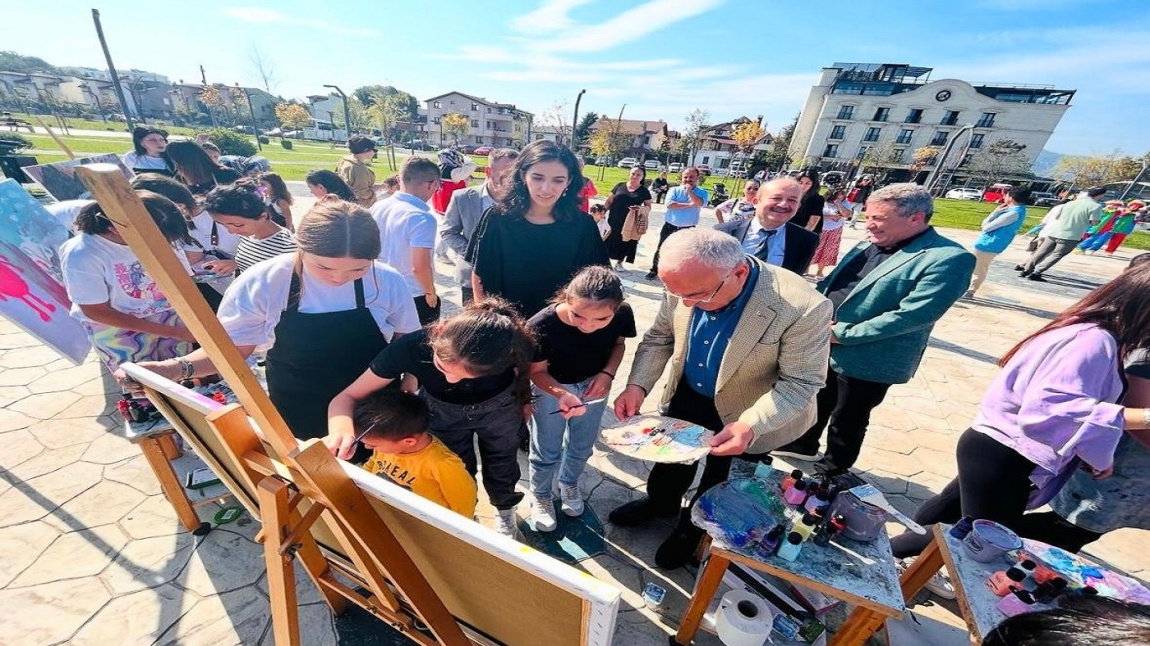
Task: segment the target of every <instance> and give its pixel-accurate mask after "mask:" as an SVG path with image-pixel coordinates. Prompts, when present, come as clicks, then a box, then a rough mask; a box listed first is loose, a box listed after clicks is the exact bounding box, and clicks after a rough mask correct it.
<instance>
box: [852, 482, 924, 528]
mask: <svg viewBox="0 0 1150 646" xmlns="http://www.w3.org/2000/svg"><path fill="white" fill-rule="evenodd" d="M849 491H850V492H851V493H852V494H854V496H855V497H856V498H858V499H859V500H861V501H863V502H865V503H869V504H871V505H874V506H875V507H878V508H879V509H881V510H883V511H885V512H886V513H888V514H890V516H891V517H892V518H894V519H895V520H897V521H898V522H900V523H902V524H903V525H905V526H906V528H907V529H909V530H910V531H912V532H914V533H915V534H926V529H924V528H923V526H922V525H919V524H918V523H916V522H914V521H913V520H911V519H910V518H907V516H906V514H904V513H902V512H901V511H899V510H897V509H895V508H894V505H891V504H890V501H888V500H887V499H886V496H884V495H882V492H881V491H879V490H878V489H876V488H875V486H874V485H872V484H864V485H859V486H857V487H854V488H852V489H849Z"/></svg>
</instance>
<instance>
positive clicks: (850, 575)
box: [672, 471, 929, 646]
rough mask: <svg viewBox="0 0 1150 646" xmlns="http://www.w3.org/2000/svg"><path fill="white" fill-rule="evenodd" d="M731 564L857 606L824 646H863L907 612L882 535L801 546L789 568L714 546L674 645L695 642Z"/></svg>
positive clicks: (717, 543) (771, 478)
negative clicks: (887, 623) (869, 539)
mask: <svg viewBox="0 0 1150 646" xmlns="http://www.w3.org/2000/svg"><path fill="white" fill-rule="evenodd" d="M781 478H782V474H781V472H778V471H776V472H775V473H774V474H773V476H769V477H768V478H767V479H768V480H769V481H770V482H772V483H775V484H777V483H778V481H779V480H781ZM731 563H738V564H740V565H743V566H746V567H748V568H750V569H753V570H757V571H759V572H765V573H767V574H771V575H773V576H776V577H778V578H780V579H783V580H785V581H790V582H793V583H797V584H799V585H803V586H806V587H809V588H812V589H814V590H818V591H819V592H822V593H823V594H826V595H827V596H830V597H834V598H836V599H840V600H842V601H846V602H847V603H850V604H853V605H854V606H856V608H855V610H854V611H853V612H852V613H851V615H850V616H849V617H848V618H847V621H846V622H845V623H844V624H843V625H842V627H840V628H839V630H838V631H837V632H835V633H834V635H832V636H830V638H829V640H828V642H827V643H828V646H855V645H858V644H862V643H863V642H865V641H866V640H867V638H868V637H870V636H871V635H873V634H874V633H875V631H877V630H878V629H879V628H881V627H882V625H883V622H885V621H886V620H887V618H889V617H901V616H902V614H903V613H904V612H905V611H906V606H905V604H904V601H903V600H904V598H906V597H905V595H904V590H903V589H901V588H900V586H899V579H898V573H897V571H896V570H895V566H894V557H893V556H891V552H890V538H889V537H888V536H887V534H886V531H885V530H884V531H883V532H882V533H881V534H880V535H879V537H878V538H877V539H876V540H874V541H872V542H870V543H859V542H856V541H852V540H849V539H845V538H841V537H840V538H836V539H835V540H833V541H832V542H831V544H830V545H829V546H827V547H820V546H818V545H814V544H813V543H808V544H804V545H803V551H802V553H801V554H799V558H798V559H797V560H795V561H791V562H788V561H785V560H783V559H780V558H778V557H773V558H770V559H767V560H762V559H760V558H758V557H757V556H756V555H755V554H754V553H753V552H752V550H751V549H745V550H744V549H737V548H734V547H731V546H728V545H724V544H722V543H721V542H720V541H718V540H713V541H712V542H711V546H710V554H709V556H708V557H707V560H706V563H705V564H704V565H703V569H702V570H701V571H700V572H699V578H698V580H697V581H696V583H695V590H694V592H693V593H692V594H691V602H690V604H689V605H688V606H687V610H686V612H684V613H683V619H682V621H681V622H680V624H679V631H678V632H677V633H676V634H675V636H674V637H673V638H672V643H675V644H680V645H682V646H686V644H689V643H691V640H692V639H694V637H695V633H696V632H697V631H698V629H699V625H700V624H701V623H702V620H703V615H704V614H705V613H706V610H707V607H708V606H709V605H710V603H711V599H712V598H713V597H714V596H715V592H716V590H718V587H719V583H720V582H721V581H722V579H723V574H724V573H725V572H726V571H727V568H728V567H729V566H730V564H731ZM927 578H929V577H927Z"/></svg>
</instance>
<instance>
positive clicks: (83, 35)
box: [0, 0, 1150, 154]
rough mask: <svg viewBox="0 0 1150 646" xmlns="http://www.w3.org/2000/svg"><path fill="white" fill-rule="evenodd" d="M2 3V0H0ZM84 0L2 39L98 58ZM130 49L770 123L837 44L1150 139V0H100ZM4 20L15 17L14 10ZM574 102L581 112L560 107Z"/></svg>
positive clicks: (57, 55) (1091, 129) (325, 79)
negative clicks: (1062, 93) (1062, 94)
mask: <svg viewBox="0 0 1150 646" xmlns="http://www.w3.org/2000/svg"><path fill="white" fill-rule="evenodd" d="M6 4H9V3H6ZM93 4H94V3H92V2H81V1H78V0H60V1H56V2H39V3H27V2H24V3H20V4H14V3H13V4H9V6H8V7H7V8H6V9H5V15H6V16H11V17H14V18H16V19H18V20H23V21H26V22H25V23H24V24H28V25H29V28H27V29H10V28H8V29H5V32H4V40H3V43H2V44H0V47H2V48H4V49H11V50H14V51H17V52H19V53H21V54H26V55H35V56H39V57H41V58H44V59H45V60H47V61H48V62H50V63H52V64H56V65H84V66H89V67H102V66H103V57H102V55H101V53H100V49H99V45H98V43H97V41H96V38H95V32H94V30H93V27H92V22H91V17H90V7H92V5H93ZM105 4H106V5H107V6H104V7H101V8H100V10H101V15H102V17H103V21H104V30H105V33H106V35H107V37H108V40H109V43H110V46H111V49H112V55H113V57H114V59H115V61H116V65H117V66H118V67H120V68H132V67H134V68H139V69H147V70H151V71H154V72H158V73H161V74H164V75H166V76H168V77H169V78H171V79H172V80H178V79H184V80H186V81H194V80H198V79H199V66H200V65H203V66H204V67H205V68H206V70H207V73H208V80H209V81H210V82H217V81H218V82H224V83H227V84H232V83H235V82H237V81H239V82H240V83H243V84H245V85H258V82H257V78H258V77H257V75H256V73H255V71H254V66H253V65H252V63H251V52H252V49H253V48H254V47H258V48H259V49H260V50H261V51H262V52H263V54H264V56H265V58H266V59H267V60H269V61H270V62H271V63H272V65H273V66H274V68H275V71H276V76H277V81H276V82H275V84H274V85H273V87H272V89H273V91H274V92H275V93H278V94H281V95H283V96H285V97H293V96H294V97H303V96H306V95H308V94H318V93H322V92H324V88H323V84H325V83H331V84H337V85H340V86H341V87H342V88H343V89H344V90H345V91H348V92H350V91H351V90H352V89H354V88H356V87H359V86H361V85H366V84H372V83H382V84H390V85H394V86H396V87H398V88H400V89H402V90H406V91H408V92H411V93H412V94H414V95H415V96H416V97H417V98H419V99H420V100H423V99H426V98H429V97H431V96H434V95H437V94H442V93H444V92H447V91H450V90H459V91H461V92H465V93H468V94H474V95H478V96H483V97H486V98H489V99H493V100H498V101H501V102H506V103H515V104H516V105H518V106H520V107H522V108H524V109H527V110H530V111H532V112H534V113H536V115H540V116H542V115H544V113H546V112H548V111H549V110H551V109H552V106H554V105H555V104H556V103H560V102H566V104H567V105H566V107H565V110H564V112H565V113H567V114H568V115H569V113H570V111H571V108H572V107H573V103H574V100H575V95H576V94H577V93H578V92H579V90H580V89H584V88H585V89H586V90H587V93H586V95H585V96H584V97H583V101H582V103H581V106H580V110H581V111H587V110H593V111H595V112H599V113H607V114H610V115H612V116H614V115H616V114H618V112H619V108H620V107H621V106H622V105H623V104H626V106H627V107H626V112H625V114H624V117H629V118H636V119H650V120H655V119H663V120H664V121H667V122H668V123H670V124H671V125H672V127H676V126H678V125H681V124H682V122H683V119H684V117H685V116H686V115H687V114H688V113H689V112H690V111H691V110H693V109H695V108H704V109H707V110H708V111H709V112H710V114H711V116H712V120H713V121H721V120H726V119H730V118H733V117H736V116H740V115H746V116H749V117H752V118H753V117H755V116H757V115H763V116H764V117H765V118H766V120H767V122H768V129H769V130H770V131H772V132H775V131H777V130H778V129H779V128H780V127H781V126H783V125H785V124H786V123H788V122H789V121H790V120H791V119H792V118H793V117H794V115H795V114H797V113H798V111H799V109H800V108H801V106H802V103H803V101H804V100H805V98H806V96H807V93H808V91H809V89H810V86H811V85H812V84H813V83H814V81H815V79H816V78H817V76H818V72H819V69H820V68H821V67H823V66H826V65H830V64H831V63H833V62H835V61H847V62H902V63H911V64H914V65H920V66H924V67H933V68H934V73H933V74H932V75H931V78H932V79H934V80H939V79H943V78H960V79H963V80H967V81H971V82H975V83H978V82H986V83H1023V84H1047V85H1055V86H1057V87H1058V88H1060V89H1075V90H1078V94H1077V96H1075V98H1074V101H1073V103H1072V107H1071V108H1070V110H1069V111H1068V112H1067V114H1066V116H1065V117H1064V118H1063V120H1062V122H1061V124H1060V125H1059V127H1058V129H1057V130H1056V131H1055V133H1054V136H1053V137H1052V138H1051V140H1050V143H1049V144H1048V146H1047V147H1048V148H1049V149H1050V150H1054V151H1057V152H1061V153H1068V154H1091V153H1106V152H1110V151H1111V150H1114V149H1121V150H1122V151H1124V152H1126V153H1131V154H1142V153H1143V152H1146V151H1147V150H1148V149H1150V129H1148V128H1146V127H1145V123H1146V119H1145V115H1146V114H1147V111H1148V108H1147V106H1150V47H1147V46H1146V43H1147V42H1150V28H1148V27H1144V26H1139V25H1150V20H1148V19H1150V3H1143V2H1141V1H1140V0H960V1H957V2H946V3H941V2H920V1H915V0H884V2H881V3H866V2H858V0H851V1H844V2H840V1H838V0H834V1H824V2H812V3H806V4H802V3H794V2H788V3H780V2H768V1H762V0H629V1H628V0H495V1H488V2H477V1H457V0H435V1H432V2H415V1H411V0H375V1H373V2H372V1H368V0H360V1H351V0H325V1H323V2H316V1H315V0H309V1H306V2H305V1H301V0H281V1H278V2H262V1H260V0H231V1H217V0H196V1H195V2H179V3H175V2H166V1H163V0H153V1H151V2H147V3H131V4H129V3H127V2H122V1H121V2H108V3H105ZM9 24H12V23H9ZM566 119H568V120H569V119H570V116H567V117H566Z"/></svg>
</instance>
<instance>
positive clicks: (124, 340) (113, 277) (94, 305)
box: [60, 191, 195, 372]
mask: <svg viewBox="0 0 1150 646" xmlns="http://www.w3.org/2000/svg"><path fill="white" fill-rule="evenodd" d="M137 195H139V196H140V200H141V201H142V202H143V203H144V208H145V209H147V210H148V213H149V214H150V215H151V216H152V219H153V220H155V222H156V225H157V226H158V227H159V228H160V232H161V233H162V234H163V235H164V238H166V239H167V240H168V242H170V243H172V244H173V250H174V251H175V246H176V245H182V244H184V243H186V241H187V235H188V226H187V224H186V223H185V222H184V216H183V214H182V213H180V210H179V208H177V207H176V205H175V204H174V203H172V201H171V200H169V199H168V198H166V197H163V196H161V195H157V194H155V193H152V192H149V191H137ZM75 227H76V232H77V235H76V236H75V237H73V238H70V239H69V240H68V241H67V242H65V243H64V244H63V245H62V246H61V247H60V261H61V265H62V269H63V273H64V287H65V288H66V289H67V291H68V298H69V299H70V300H71V301H72V316H74V317H75V318H77V319H79V320H80V322H81V323H82V324H83V325H84V328H85V329H87V331H88V334H89V336H90V337H91V339H92V345H93V346H95V348H96V354H97V355H99V357H100V361H101V362H102V363H103V364H104V366H105V367H107V368H108V370H109V372H115V371H116V369H117V368H119V366H120V364H121V363H124V362H125V361H145V360H149V359H166V358H169V357H175V356H178V355H180V354H183V353H185V352H188V351H190V350H191V349H192V343H194V342H195V338H194V337H192V333H191V332H190V331H188V329H187V328H186V327H184V325H183V324H182V323H181V322H180V319H179V316H177V315H176V312H175V311H174V310H173V309H172V306H171V303H169V302H168V299H167V298H166V297H165V296H164V294H163V293H162V292H161V291H160V288H159V286H158V285H156V282H155V281H154V280H152V278H151V277H149V276H148V275H147V274H146V273H144V268H143V266H142V265H141V264H140V260H139V259H138V258H137V257H136V254H134V253H132V250H131V249H130V248H129V247H128V243H127V242H125V241H124V238H122V237H121V236H120V234H119V232H118V231H117V230H116V225H114V224H113V223H112V221H111V220H110V219H108V216H107V215H106V214H105V213H104V211H103V209H102V208H101V207H100V205H99V204H97V203H95V202H93V203H92V204H89V205H88V206H86V207H84V208H83V209H81V210H80V214H79V215H78V216H77V217H76V222H75ZM177 255H179V256H183V255H184V254H183V251H182V249H181V250H179V251H177ZM184 262H185V264H186V259H185V260H184ZM188 273H191V268H190V267H188Z"/></svg>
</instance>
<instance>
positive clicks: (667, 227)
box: [651, 222, 698, 423]
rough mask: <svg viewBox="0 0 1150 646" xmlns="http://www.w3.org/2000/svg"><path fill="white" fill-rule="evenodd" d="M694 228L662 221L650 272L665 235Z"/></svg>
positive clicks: (655, 263)
mask: <svg viewBox="0 0 1150 646" xmlns="http://www.w3.org/2000/svg"><path fill="white" fill-rule="evenodd" d="M694 228H695V227H694V226H689V227H677V226H675V225H673V224H667V223H666V222H664V223H663V228H662V229H659V245H658V246H656V247H655V259H654V260H652V261H651V273H655V272H657V271H659V250H660V249H662V248H663V243H664V242H666V241H667V237H668V236H670V235H671V234H672V233H674V232H676V231H682V230H683V229H694ZM696 423H698V422H696Z"/></svg>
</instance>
